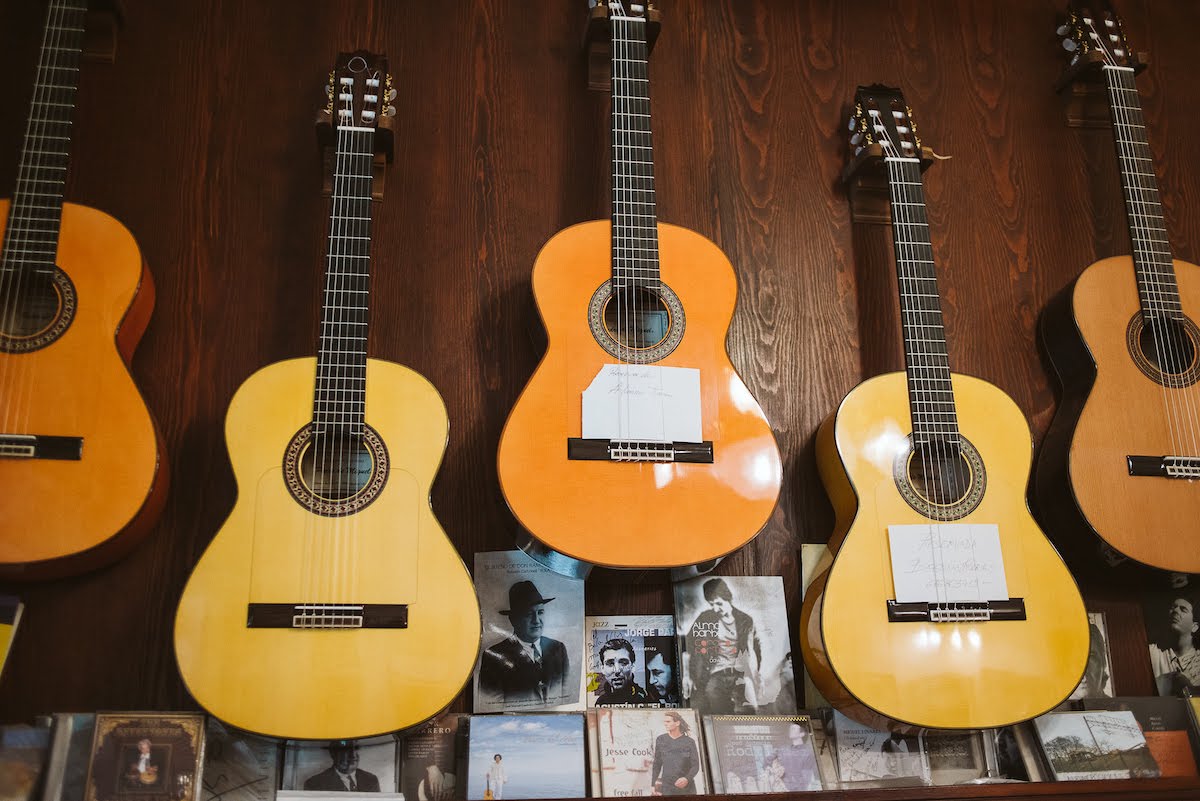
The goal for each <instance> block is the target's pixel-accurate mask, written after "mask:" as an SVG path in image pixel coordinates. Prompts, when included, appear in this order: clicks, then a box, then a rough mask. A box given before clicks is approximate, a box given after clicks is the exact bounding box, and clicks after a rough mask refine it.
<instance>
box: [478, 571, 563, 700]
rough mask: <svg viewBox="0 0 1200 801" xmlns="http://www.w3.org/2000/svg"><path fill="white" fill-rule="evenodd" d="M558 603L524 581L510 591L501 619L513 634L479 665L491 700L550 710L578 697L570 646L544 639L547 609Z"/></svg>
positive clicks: (483, 688)
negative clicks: (573, 685) (572, 682)
mask: <svg viewBox="0 0 1200 801" xmlns="http://www.w3.org/2000/svg"><path fill="white" fill-rule="evenodd" d="M553 600H554V599H553V598H544V597H542V594H541V592H540V591H539V590H538V588H537V585H536V584H534V583H533V582H532V581H518V582H516V583H514V584H513V585H512V586H510V587H509V588H508V608H507V609H501V610H500V614H502V615H504V616H505V617H507V618H508V621H509V624H510V625H511V626H512V634H510V635H508V636H507V637H505V638H504V639H502V640H500V641H499V642H496V643H493V644H492V645H490V646H488V647H487V648H486V649H485V650H484V652H483V657H482V659H481V660H480V664H479V689H480V691H481V692H482V693H483V694H484V695H485V697H487V698H488V699H489V700H494V701H500V702H503V703H505V704H517V705H519V706H525V707H529V706H550V705H555V704H561V703H566V702H568V701H570V700H572V699H573V698H574V696H575V695H577V694H578V688H569V687H568V686H567V676H568V673H569V672H570V659H569V658H568V656H567V648H566V646H565V645H563V644H562V643H561V642H559V641H558V640H555V639H551V638H550V637H546V636H543V634H542V630H543V628H544V625H545V615H546V604H548V603H550V602H551V601H553ZM572 689H575V692H574V693H572V692H571V690H572Z"/></svg>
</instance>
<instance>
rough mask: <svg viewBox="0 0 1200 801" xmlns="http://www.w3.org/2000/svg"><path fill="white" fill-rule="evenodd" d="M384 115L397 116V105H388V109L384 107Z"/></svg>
mask: <svg viewBox="0 0 1200 801" xmlns="http://www.w3.org/2000/svg"><path fill="white" fill-rule="evenodd" d="M383 116H385V117H395V116H396V107H395V106H388V107H387V108H386V109H384V110H383Z"/></svg>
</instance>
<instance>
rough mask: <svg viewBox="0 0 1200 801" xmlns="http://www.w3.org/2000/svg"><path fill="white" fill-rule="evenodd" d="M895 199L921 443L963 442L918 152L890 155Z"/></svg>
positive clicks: (912, 395)
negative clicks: (895, 156) (917, 157)
mask: <svg viewBox="0 0 1200 801" xmlns="http://www.w3.org/2000/svg"><path fill="white" fill-rule="evenodd" d="M885 161H886V163H887V170H888V189H889V192H890V193H891V203H892V239H893V241H894V244H895V247H896V273H897V277H898V282H897V283H898V284H899V288H900V323H901V326H902V329H903V331H904V364H905V370H906V371H907V373H908V402H909V408H910V410H911V412H912V424H913V442H914V444H916V445H927V444H930V443H947V444H950V445H957V444H958V438H959V432H958V414H957V412H956V410H955V405H954V388H953V385H952V384H951V381H950V357H949V353H948V351H947V349H946V330H945V328H944V327H943V324H942V301H941V296H940V295H939V294H938V283H937V272H936V270H935V269H934V263H933V244H932V242H931V240H930V237H929V218H928V216H927V215H926V213H925V188H924V186H923V185H922V183H921V163H920V162H919V161H918V160H917V159H915V158H913V159H906V158H888V159H885Z"/></svg>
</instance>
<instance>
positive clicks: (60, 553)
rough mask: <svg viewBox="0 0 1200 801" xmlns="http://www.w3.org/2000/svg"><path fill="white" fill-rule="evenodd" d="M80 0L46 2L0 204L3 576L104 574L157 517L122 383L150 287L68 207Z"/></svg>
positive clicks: (137, 402) (87, 211)
mask: <svg viewBox="0 0 1200 801" xmlns="http://www.w3.org/2000/svg"><path fill="white" fill-rule="evenodd" d="M86 15H87V2H86V0H51V1H50V4H49V10H48V11H47V14H46V25H45V32H44V35H43V40H42V48H41V55H40V58H39V61H38V69H37V78H36V81H35V83H34V87H33V102H32V103H31V106H30V111H29V121H28V124H27V125H26V129H25V140H24V147H23V148H22V151H21V163H20V166H19V168H18V170H17V185H16V191H15V193H14V195H13V198H12V200H11V201H8V200H3V201H0V216H2V217H3V218H4V219H5V220H6V223H4V229H3V230H4V244H3V251H2V253H0V486H3V487H4V489H3V501H0V508H2V509H3V514H0V576H3V577H4V578H15V579H25V578H48V577H56V576H63V575H70V574H74V573H79V572H82V571H85V570H90V569H92V568H95V567H98V566H100V565H103V564H107V563H108V562H111V561H113V560H115V559H117V558H118V557H120V556H121V555H122V554H124V553H125V552H126V551H128V550H129V549H130V548H131V547H132V546H133V545H134V544H136V543H137V542H138V541H140V540H141V539H142V538H143V537H144V536H145V535H146V534H147V533H149V530H150V527H151V525H152V524H153V522H154V520H155V519H156V518H157V517H158V513H159V511H161V509H162V504H163V501H164V500H165V496H166V486H167V468H166V462H165V460H164V455H163V447H162V440H161V439H160V438H159V436H158V432H157V429H156V428H155V424H154V421H153V419H151V416H150V412H149V410H148V409H147V408H146V404H145V402H144V401H143V399H142V395H141V393H140V392H139V391H138V388H137V386H135V385H134V382H133V378H132V376H131V375H130V373H129V363H130V360H131V359H132V358H133V351H134V348H135V347H136V346H137V344H138V340H140V339H141V336H142V332H143V331H145V329H146V324H147V323H148V322H149V320H150V312H151V310H152V308H153V306H154V286H153V283H152V282H151V278H150V272H149V270H148V269H147V268H146V264H145V262H144V261H143V260H142V254H141V252H140V251H139V250H138V246H137V242H135V241H134V239H133V236H132V235H131V234H130V233H129V231H128V230H126V228H125V227H124V226H123V225H121V223H119V222H117V220H115V219H113V218H112V217H110V216H108V215H107V214H104V213H103V212H101V211H97V210H96V209H92V208H88V207H87V206H79V205H76V204H74V203H65V202H63V189H64V186H65V182H66V173H67V160H68V156H69V153H70V143H71V138H72V132H73V129H72V125H71V117H72V112H73V111H74V107H75V89H76V86H77V84H78V81H77V76H78V74H79V63H80V54H81V50H82V45H83V34H84V22H85V18H86Z"/></svg>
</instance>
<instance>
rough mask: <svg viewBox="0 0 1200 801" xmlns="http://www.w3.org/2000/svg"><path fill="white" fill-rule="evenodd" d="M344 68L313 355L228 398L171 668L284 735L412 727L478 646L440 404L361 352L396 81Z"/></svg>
mask: <svg viewBox="0 0 1200 801" xmlns="http://www.w3.org/2000/svg"><path fill="white" fill-rule="evenodd" d="M338 64H339V66H338V69H337V71H336V72H335V73H334V74H333V75H331V80H330V85H329V87H328V94H329V104H328V107H327V108H326V113H327V114H328V115H329V117H330V120H331V124H332V125H333V126H334V129H335V130H336V149H335V155H334V159H333V193H332V194H333V199H332V203H331V209H330V216H329V238H328V249H327V251H326V253H327V256H326V271H325V291H324V298H323V302H322V307H321V333H320V342H319V350H318V354H317V357H316V358H315V359H313V358H307V359H291V360H288V361H283V362H278V363H276V364H272V365H269V366H267V367H264V368H263V369H261V370H259V371H258V372H257V373H255V374H254V375H252V376H250V378H248V379H246V382H245V383H244V384H242V386H241V387H240V388H239V389H238V391H237V394H236V395H234V397H233V400H232V402H230V404H229V415H228V417H227V418H226V421H225V438H226V440H227V442H228V445H229V459H230V462H231V463H232V464H233V471H234V475H235V477H236V478H237V485H238V499H237V503H236V505H235V506H234V508H233V511H232V512H230V514H229V518H228V519H227V520H226V521H225V523H224V525H223V526H222V527H221V530H220V531H219V532H217V536H216V537H215V538H214V539H213V541H212V543H211V544H210V545H209V546H208V549H207V550H206V551H205V552H204V556H203V557H201V559H200V563H199V564H197V565H196V569H195V570H194V571H193V572H192V575H191V578H189V579H188V583H187V586H186V587H185V588H184V591H183V597H182V598H181V599H180V601H179V611H178V614H177V615H176V618H175V654H176V657H177V658H178V660H179V671H180V673H181V674H182V675H183V680H184V682H185V683H186V684H187V687H188V690H189V691H191V693H192V695H193V696H194V697H195V699H196V700H197V701H198V702H199V703H200V704H201V705H202V706H204V707H205V708H206V709H208V711H209V712H211V713H213V714H214V715H216V716H217V717H219V718H221V719H222V720H226V721H228V722H229V723H232V724H233V725H234V726H237V727H238V728H241V729H247V730H249V731H254V732H259V733H261V734H268V735H271V736H273V737H291V738H297V739H349V738H356V737H366V736H370V735H374V734H382V733H384V732H390V731H396V730H399V729H405V728H408V727H410V726H415V725H417V724H418V723H421V722H422V721H424V720H427V719H428V718H430V717H432V716H433V715H436V714H437V713H438V712H440V711H441V710H442V709H445V708H446V706H447V705H448V704H449V703H450V702H451V701H452V700H453V699H454V696H455V695H457V694H458V692H459V691H460V690H461V689H462V687H463V685H464V684H465V683H466V681H467V679H468V678H469V677H470V675H471V668H472V667H474V665H475V658H476V656H477V655H478V652H479V635H480V618H479V601H478V600H477V599H476V597H475V588H474V586H473V585H472V584H471V577H470V575H469V574H468V573H467V569H466V567H465V566H464V565H463V562H462V559H461V558H460V557H459V555H458V552H457V551H456V550H455V548H454V546H453V545H452V544H451V543H450V541H449V540H448V539H447V538H446V534H445V532H444V531H442V528H441V525H440V524H439V523H438V521H437V518H435V517H434V515H433V510H432V509H431V508H430V505H429V489H430V485H431V484H432V483H433V478H434V475H435V474H436V472H437V469H438V465H439V464H441V460H442V454H443V453H444V451H445V448H446V435H447V431H448V428H449V422H448V420H447V418H446V407H445V405H444V404H443V403H442V399H441V396H440V395H438V392H437V390H436V389H434V387H433V385H431V384H430V383H429V382H428V381H426V380H425V379H424V378H423V377H421V376H420V375H418V374H417V373H416V372H414V371H412V370H410V369H408V368H407V367H402V366H401V365H399V364H393V363H392V362H386V361H382V360H380V359H368V358H367V329H368V325H367V323H368V298H369V293H370V263H371V184H372V162H373V159H374V154H375V152H376V147H377V143H376V127H377V126H378V125H379V120H380V117H381V114H380V113H379V110H380V109H384V113H383V115H382V116H384V117H385V118H386V117H387V116H390V114H391V113H394V110H393V109H391V108H390V107H389V106H388V103H389V101H390V100H391V96H392V91H393V90H392V89H391V79H390V78H389V77H387V67H386V64H385V62H384V59H383V58H382V57H380V56H374V55H371V54H369V53H365V52H360V53H354V54H344V55H343V56H342V57H341V58H339V61H338ZM381 138H382V136H381ZM380 149H385V150H389V152H390V149H388V148H385V147H382V146H381V147H380Z"/></svg>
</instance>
